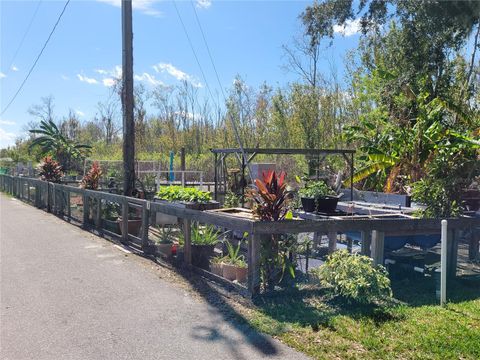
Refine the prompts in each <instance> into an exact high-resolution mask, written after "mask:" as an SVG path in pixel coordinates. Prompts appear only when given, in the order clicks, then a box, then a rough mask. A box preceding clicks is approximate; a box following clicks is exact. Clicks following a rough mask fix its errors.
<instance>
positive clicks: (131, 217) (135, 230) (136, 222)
mask: <svg viewBox="0 0 480 360" xmlns="http://www.w3.org/2000/svg"><path fill="white" fill-rule="evenodd" d="M127 221H128V233H129V234H132V235H133V236H136V237H138V236H139V235H140V229H141V228H142V218H141V217H140V216H138V213H137V210H136V209H129V211H128V219H127ZM118 225H119V226H120V233H121V234H122V235H123V218H122V217H121V216H119V217H118Z"/></svg>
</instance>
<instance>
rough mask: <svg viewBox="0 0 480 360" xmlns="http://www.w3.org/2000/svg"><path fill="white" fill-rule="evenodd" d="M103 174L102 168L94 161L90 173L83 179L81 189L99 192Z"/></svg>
mask: <svg viewBox="0 0 480 360" xmlns="http://www.w3.org/2000/svg"><path fill="white" fill-rule="evenodd" d="M102 174H103V172H102V169H101V168H100V165H99V164H98V162H97V161H94V162H93V164H92V167H91V168H90V170H88V172H87V173H86V174H85V176H84V177H83V178H82V182H81V183H80V187H81V188H83V189H88V190H97V189H98V185H99V182H100V178H101V176H102Z"/></svg>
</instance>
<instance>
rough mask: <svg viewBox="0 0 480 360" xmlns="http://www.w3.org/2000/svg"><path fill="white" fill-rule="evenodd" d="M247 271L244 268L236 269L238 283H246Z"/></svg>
mask: <svg viewBox="0 0 480 360" xmlns="http://www.w3.org/2000/svg"><path fill="white" fill-rule="evenodd" d="M247 271H248V268H246V267H237V269H236V276H237V277H236V278H237V281H238V282H241V283H244V282H247Z"/></svg>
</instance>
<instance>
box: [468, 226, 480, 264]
mask: <svg viewBox="0 0 480 360" xmlns="http://www.w3.org/2000/svg"><path fill="white" fill-rule="evenodd" d="M470 230H471V231H470V234H471V237H470V243H469V245H468V258H469V260H472V261H475V260H477V259H478V256H479V252H480V228H475V227H473V228H471V229H470Z"/></svg>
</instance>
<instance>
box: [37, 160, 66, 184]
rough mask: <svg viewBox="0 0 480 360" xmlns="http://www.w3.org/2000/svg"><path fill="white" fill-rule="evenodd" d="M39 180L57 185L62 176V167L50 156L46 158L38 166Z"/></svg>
mask: <svg viewBox="0 0 480 360" xmlns="http://www.w3.org/2000/svg"><path fill="white" fill-rule="evenodd" d="M37 170H38V171H39V175H40V178H41V179H42V180H44V181H49V182H54V183H59V182H60V179H61V178H62V176H63V171H62V166H61V165H60V164H59V163H58V162H57V161H55V160H53V159H52V157H51V156H47V157H45V158H44V159H43V161H42V162H41V163H40V164H39V165H38V167H37Z"/></svg>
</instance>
